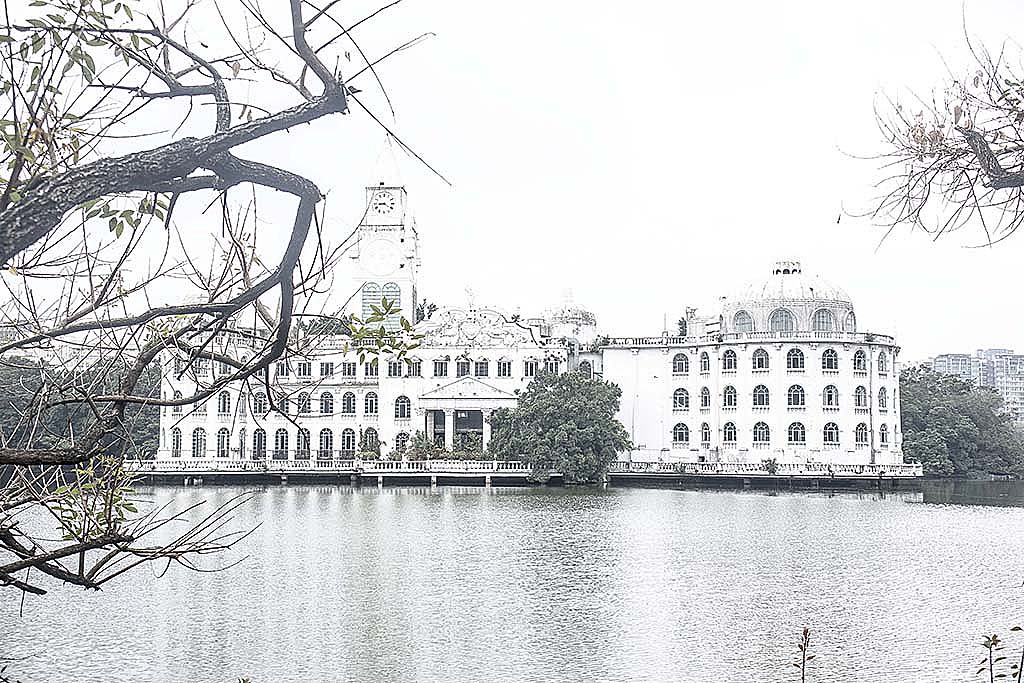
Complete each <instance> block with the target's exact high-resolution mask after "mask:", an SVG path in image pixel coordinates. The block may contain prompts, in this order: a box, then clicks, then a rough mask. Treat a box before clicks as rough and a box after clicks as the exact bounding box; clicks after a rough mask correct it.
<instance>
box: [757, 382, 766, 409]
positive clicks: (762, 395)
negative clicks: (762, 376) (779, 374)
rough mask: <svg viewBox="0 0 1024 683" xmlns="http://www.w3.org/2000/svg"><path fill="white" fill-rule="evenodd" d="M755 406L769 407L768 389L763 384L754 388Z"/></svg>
mask: <svg viewBox="0 0 1024 683" xmlns="http://www.w3.org/2000/svg"><path fill="white" fill-rule="evenodd" d="M754 405H755V406H765V407H767V405H768V387H766V386H765V385H763V384H758V385H757V386H756V387H754Z"/></svg>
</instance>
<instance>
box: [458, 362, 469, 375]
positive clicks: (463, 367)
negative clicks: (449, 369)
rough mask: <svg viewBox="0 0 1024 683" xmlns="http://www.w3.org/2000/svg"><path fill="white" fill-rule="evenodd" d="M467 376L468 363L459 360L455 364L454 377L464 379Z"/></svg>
mask: <svg viewBox="0 0 1024 683" xmlns="http://www.w3.org/2000/svg"><path fill="white" fill-rule="evenodd" d="M468 374H469V361H468V360H460V361H456V362H455V376H456V377H465V376H466V375H468Z"/></svg>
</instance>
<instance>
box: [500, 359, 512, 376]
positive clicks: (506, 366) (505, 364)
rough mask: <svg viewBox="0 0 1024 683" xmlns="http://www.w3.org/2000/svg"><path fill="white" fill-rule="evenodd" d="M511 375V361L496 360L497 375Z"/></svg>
mask: <svg viewBox="0 0 1024 683" xmlns="http://www.w3.org/2000/svg"><path fill="white" fill-rule="evenodd" d="M511 376H512V361H510V360H499V361H498V377H511Z"/></svg>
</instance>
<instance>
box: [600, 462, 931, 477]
mask: <svg viewBox="0 0 1024 683" xmlns="http://www.w3.org/2000/svg"><path fill="white" fill-rule="evenodd" d="M609 472H611V473H613V474H615V473H620V474H644V473H651V474H656V473H676V474H694V475H701V474H704V475H708V474H711V475H740V476H743V475H747V476H762V477H764V476H780V477H788V476H798V477H801V476H802V477H833V476H834V477H857V478H864V477H879V476H882V477H920V476H922V474H923V472H922V468H921V465H920V464H917V463H906V464H900V465H837V464H831V463H818V462H808V463H784V464H777V465H775V467H774V471H769V470H768V467H767V466H766V465H765V464H763V463H759V462H696V463H694V462H635V461H634V462H626V461H619V462H615V463H612V466H611V467H610V468H609Z"/></svg>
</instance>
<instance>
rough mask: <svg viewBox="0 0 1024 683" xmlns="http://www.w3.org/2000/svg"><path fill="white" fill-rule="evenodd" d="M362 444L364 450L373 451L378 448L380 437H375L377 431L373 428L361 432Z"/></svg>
mask: <svg viewBox="0 0 1024 683" xmlns="http://www.w3.org/2000/svg"><path fill="white" fill-rule="evenodd" d="M363 444H364V445H365V446H366V450H368V451H375V450H377V449H378V448H380V437H379V436H377V430H376V429H374V428H373V427H367V428H366V430H365V431H363Z"/></svg>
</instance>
